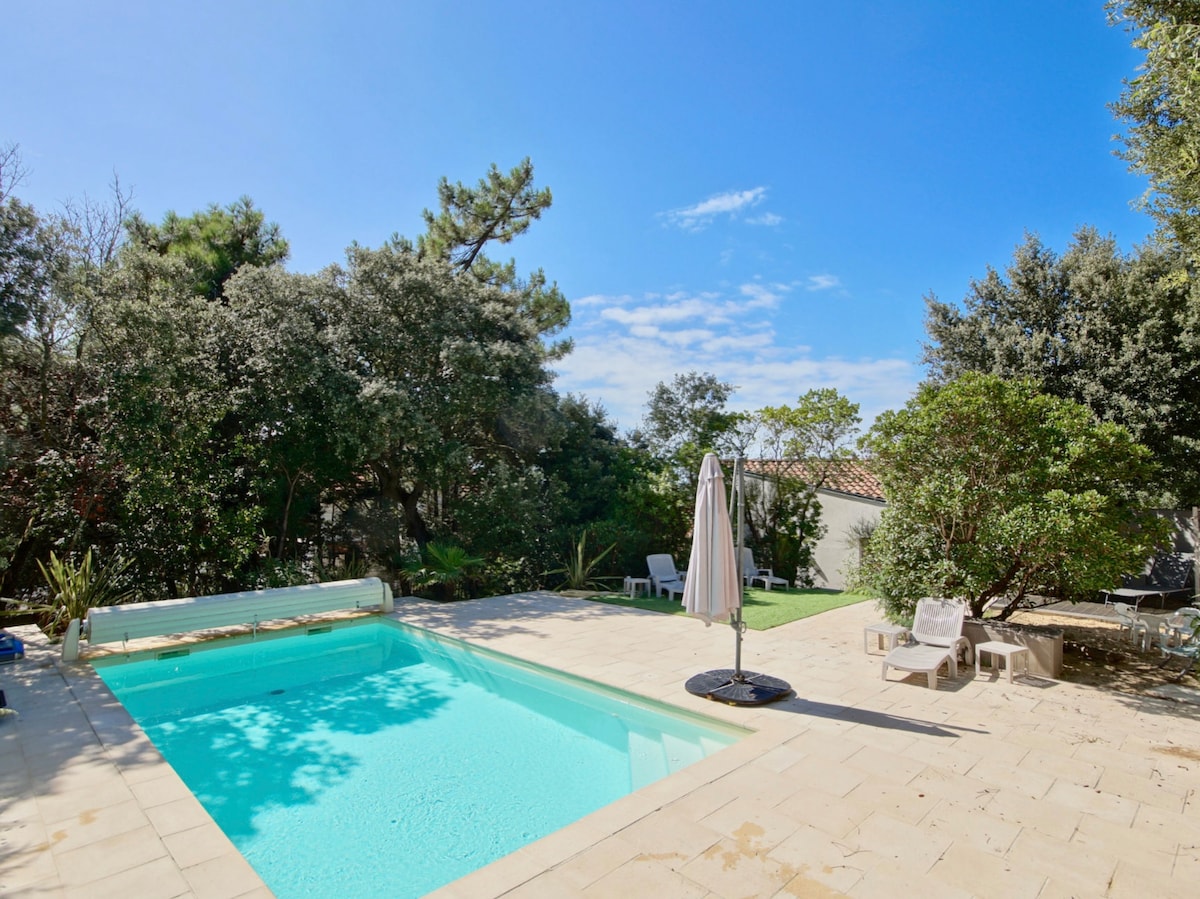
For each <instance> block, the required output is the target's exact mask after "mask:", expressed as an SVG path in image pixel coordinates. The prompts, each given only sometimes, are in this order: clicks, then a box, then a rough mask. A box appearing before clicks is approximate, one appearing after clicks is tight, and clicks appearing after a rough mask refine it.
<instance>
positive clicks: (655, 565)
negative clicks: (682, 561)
mask: <svg viewBox="0 0 1200 899" xmlns="http://www.w3.org/2000/svg"><path fill="white" fill-rule="evenodd" d="M646 567H647V568H648V569H650V583H651V585H652V586H653V587H654V589H655V590H656V591H657V592H658V595H659V596H662V595H663V593H664V592H666V593H667V595H668V597H673V596H675V594H677V593H678V594H682V593H683V575H681V574H680V573H679V572H678V571H676V570H675V560H674V559H672V558H671V554H670V553H657V554H655V555H652V556H646Z"/></svg>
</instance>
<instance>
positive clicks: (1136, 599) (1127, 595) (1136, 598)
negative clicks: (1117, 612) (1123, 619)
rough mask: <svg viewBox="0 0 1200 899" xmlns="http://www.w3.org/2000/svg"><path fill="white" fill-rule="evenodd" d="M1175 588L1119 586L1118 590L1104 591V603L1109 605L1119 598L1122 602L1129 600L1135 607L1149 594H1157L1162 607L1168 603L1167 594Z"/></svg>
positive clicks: (1159, 604)
mask: <svg viewBox="0 0 1200 899" xmlns="http://www.w3.org/2000/svg"><path fill="white" fill-rule="evenodd" d="M1173 592H1175V591H1173V590H1143V589H1140V588H1137V587H1118V588H1117V589H1116V590H1105V591H1104V604H1105V605H1108V604H1109V603H1110V602H1112V600H1113V599H1114V598H1115V599H1118V600H1120V601H1122V602H1124V601H1128V602H1129V603H1130V604H1131V605H1132V606H1133V607H1134V608H1135V609H1136V608H1137V607H1138V603H1140V602H1141V601H1142V600H1143V599H1145V598H1146V597H1147V596H1157V597H1158V606H1159V608H1162V607H1163V606H1164V605H1166V601H1167V594H1168V593H1173Z"/></svg>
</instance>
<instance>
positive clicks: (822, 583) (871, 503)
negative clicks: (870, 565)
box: [812, 490, 884, 590]
mask: <svg viewBox="0 0 1200 899" xmlns="http://www.w3.org/2000/svg"><path fill="white" fill-rule="evenodd" d="M817 496H818V498H819V499H820V501H821V524H822V525H824V526H825V536H824V537H822V538H821V539H820V540H818V541H817V545H816V547H815V548H814V551H813V560H814V563H815V564H814V567H813V572H812V574H813V583H814V585H815V586H817V587H830V588H833V589H835V590H844V589H845V587H846V571H847V569H848V568H849V567H850V566H851V565H856V564H858V561H859V558H860V547H859V541H858V538H857V537H856V536H855V532H856V531H860V529H861V527H862V526H863V525H864V524H866V525H871V526H874V525H876V524H878V523H879V513H880V512H881V511H882V510H883V507H884V504H883V503H882V502H879V501H877V500H871V499H865V498H863V497H861V496H851V495H849V494H846V493H831V492H829V491H826V490H818V491H817Z"/></svg>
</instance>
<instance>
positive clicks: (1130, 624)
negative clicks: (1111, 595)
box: [1112, 602, 1158, 652]
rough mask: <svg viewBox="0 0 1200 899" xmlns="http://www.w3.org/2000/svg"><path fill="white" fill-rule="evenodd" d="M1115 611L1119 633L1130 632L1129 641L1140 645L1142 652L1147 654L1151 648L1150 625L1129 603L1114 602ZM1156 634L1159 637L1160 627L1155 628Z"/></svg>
mask: <svg viewBox="0 0 1200 899" xmlns="http://www.w3.org/2000/svg"><path fill="white" fill-rule="evenodd" d="M1112 607H1113V610H1114V611H1115V612H1116V613H1117V629H1118V633H1124V632H1125V631H1129V639H1130V640H1131V641H1133V642H1135V643H1140V644H1141V646H1142V651H1143V652H1145V651H1146V650H1148V649H1149V648H1150V638H1151V634H1150V624H1149V623H1148V622H1146V621H1144V620H1143V619H1142V617H1141V616H1140V615H1139V614H1138V611H1137V609H1136V608H1134V607H1133V606H1131V605H1130V604H1129V603H1127V602H1114V603H1113V604H1112ZM1154 633H1155V635H1157V633H1158V627H1157V626H1155V628H1154Z"/></svg>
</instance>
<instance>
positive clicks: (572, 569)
mask: <svg viewBox="0 0 1200 899" xmlns="http://www.w3.org/2000/svg"><path fill="white" fill-rule="evenodd" d="M587 540H588V529H587V528H584V529H583V530H582V531H581V532H580V534H579V539H578V540H577V541H575V545H574V546H573V547H572V548H571V551H570V553H568V554H567V558H566V562H565V563H564V564H563V566H562V567H561V568H554V569H552V570H550V571H547V572H545V573H546V574H561V575H562V576H563V583H562V586H560V587H559V588H558V589H559V590H604V589H606V588H605V586H604V584H603V581H606V580H614V578H611V577H597V576H596V575H595V573H594V572H595V571H596V567H597V566H598V565H599V564H600V562H601V561H602V560H603V559H604V557H605V556H607V555H608V554H609V553H610V552H612V551H613V550H614V549H616V546H617V544H616V543H612V544H610V545H609V546H608V547H607V548H606V549H604V550H603V551H601V552H600V553H599V554H598V555H596V556H593V557H592V558H590V559H589V558H588V555H587Z"/></svg>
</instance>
